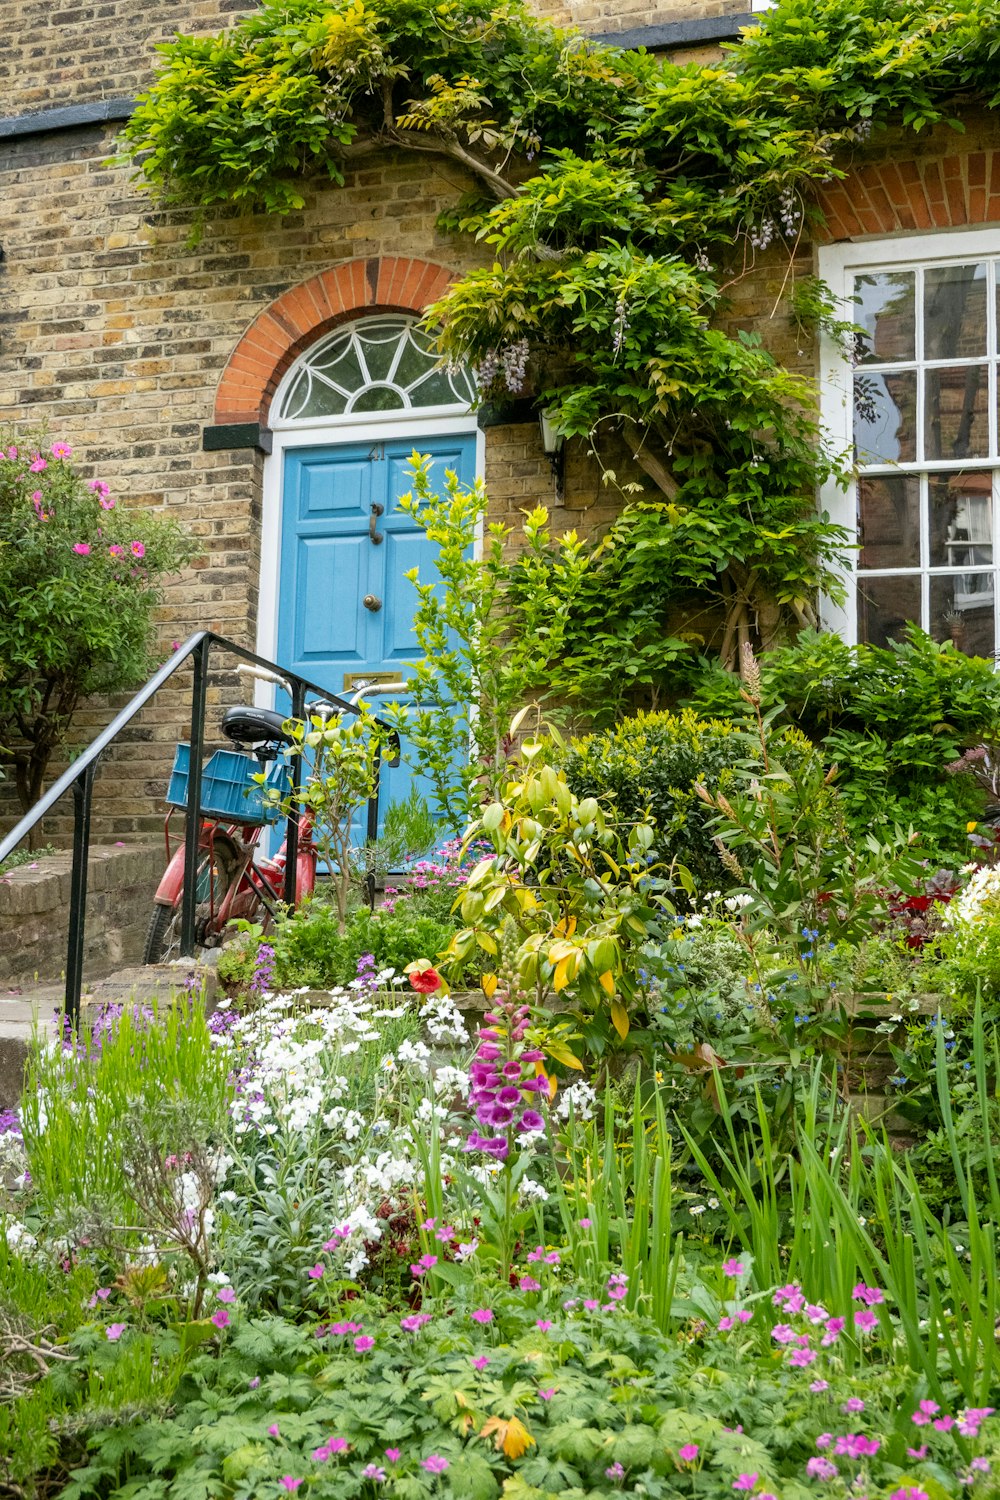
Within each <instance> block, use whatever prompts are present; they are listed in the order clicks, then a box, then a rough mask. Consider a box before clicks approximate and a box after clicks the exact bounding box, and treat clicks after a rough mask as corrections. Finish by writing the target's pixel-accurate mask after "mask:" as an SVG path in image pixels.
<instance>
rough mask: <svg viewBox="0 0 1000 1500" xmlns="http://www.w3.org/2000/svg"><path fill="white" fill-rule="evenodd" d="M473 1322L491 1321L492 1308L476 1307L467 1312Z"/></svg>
mask: <svg viewBox="0 0 1000 1500" xmlns="http://www.w3.org/2000/svg"><path fill="white" fill-rule="evenodd" d="M469 1316H470V1317H471V1318H472V1321H473V1323H492V1322H493V1310H492V1308H489V1307H477V1308H475V1309H474V1311H473V1312H472V1313H470V1314H469Z"/></svg>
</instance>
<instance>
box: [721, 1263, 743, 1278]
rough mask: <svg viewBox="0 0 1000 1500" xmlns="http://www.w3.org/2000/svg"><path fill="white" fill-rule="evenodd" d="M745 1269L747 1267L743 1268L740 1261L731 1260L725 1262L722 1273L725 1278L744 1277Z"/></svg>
mask: <svg viewBox="0 0 1000 1500" xmlns="http://www.w3.org/2000/svg"><path fill="white" fill-rule="evenodd" d="M745 1269H746V1267H745V1266H743V1265H742V1264H741V1263H740V1262H739V1261H738V1260H734V1259H730V1260H724V1261H723V1262H722V1272H723V1275H724V1276H742V1275H743V1272H744V1271H745Z"/></svg>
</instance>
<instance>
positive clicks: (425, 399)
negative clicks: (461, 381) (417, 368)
mask: <svg viewBox="0 0 1000 1500" xmlns="http://www.w3.org/2000/svg"><path fill="white" fill-rule="evenodd" d="M408 394H409V397H410V400H411V401H412V402H413V405H414V406H450V405H451V403H452V402H453V401H455V400H456V399H457V398H456V396H455V392H454V391H453V390H452V388H451V381H450V380H449V379H448V377H447V375H446V374H445V372H444V371H443V370H438V371H436V372H435V374H433V375H428V377H427V379H426V380H422V381H421V382H420V384H419V385H415V386H414V387H413V389H412V390H411V391H410V392H409V393H408Z"/></svg>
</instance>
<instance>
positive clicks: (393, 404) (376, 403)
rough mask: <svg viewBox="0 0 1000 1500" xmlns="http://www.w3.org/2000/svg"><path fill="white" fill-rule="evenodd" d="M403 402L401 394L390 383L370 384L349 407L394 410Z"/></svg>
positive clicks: (367, 409) (358, 409)
mask: <svg viewBox="0 0 1000 1500" xmlns="http://www.w3.org/2000/svg"><path fill="white" fill-rule="evenodd" d="M403 404H404V402H403V398H402V396H401V395H400V394H399V392H398V391H394V390H393V388H392V386H391V385H370V386H369V387H368V389H367V390H366V391H362V392H361V395H360V396H359V397H358V398H357V400H356V401H355V402H354V405H353V406H352V407H351V410H352V411H396V410H397V409H398V408H399V407H401V406H402V405H403Z"/></svg>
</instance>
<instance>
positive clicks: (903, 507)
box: [858, 474, 920, 568]
mask: <svg viewBox="0 0 1000 1500" xmlns="http://www.w3.org/2000/svg"><path fill="white" fill-rule="evenodd" d="M858 541H859V542H860V543H861V555H860V558H859V565H860V566H861V567H862V568H919V566H920V480H919V479H918V478H917V476H916V475H915V474H888V475H885V476H884V477H881V478H878V479H859V481H858Z"/></svg>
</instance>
